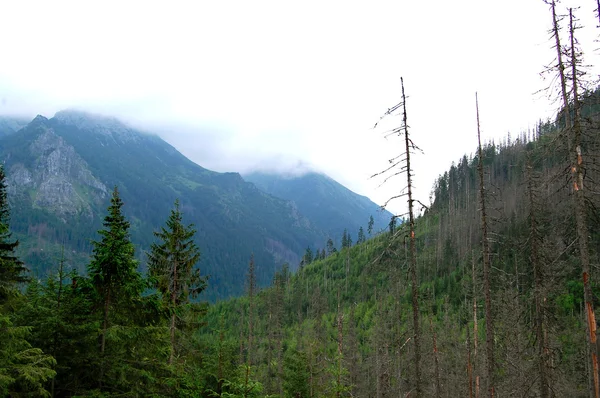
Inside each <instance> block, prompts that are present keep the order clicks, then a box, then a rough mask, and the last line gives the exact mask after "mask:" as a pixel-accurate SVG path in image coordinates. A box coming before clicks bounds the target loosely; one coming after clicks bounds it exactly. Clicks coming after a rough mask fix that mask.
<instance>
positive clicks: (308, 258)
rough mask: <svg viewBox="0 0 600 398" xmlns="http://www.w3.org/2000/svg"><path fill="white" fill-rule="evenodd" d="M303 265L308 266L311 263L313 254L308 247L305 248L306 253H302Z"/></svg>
mask: <svg viewBox="0 0 600 398" xmlns="http://www.w3.org/2000/svg"><path fill="white" fill-rule="evenodd" d="M302 260H303V261H302V262H303V264H305V265H306V264H310V263H312V262H313V252H312V250H311V249H310V246H309V247H307V248H306V251H305V252H304V258H303V259H302Z"/></svg>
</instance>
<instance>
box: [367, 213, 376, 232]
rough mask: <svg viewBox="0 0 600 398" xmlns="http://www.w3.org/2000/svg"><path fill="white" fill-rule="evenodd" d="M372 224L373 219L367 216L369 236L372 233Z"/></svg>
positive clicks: (373, 222)
mask: <svg viewBox="0 0 600 398" xmlns="http://www.w3.org/2000/svg"><path fill="white" fill-rule="evenodd" d="M373 224H375V220H373V216H369V225H368V226H367V232H368V233H369V236H371V234H372V233H373Z"/></svg>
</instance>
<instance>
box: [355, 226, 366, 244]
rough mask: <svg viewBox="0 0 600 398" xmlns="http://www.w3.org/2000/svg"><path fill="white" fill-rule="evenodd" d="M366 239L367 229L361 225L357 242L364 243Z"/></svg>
mask: <svg viewBox="0 0 600 398" xmlns="http://www.w3.org/2000/svg"><path fill="white" fill-rule="evenodd" d="M365 240H366V238H365V231H364V230H363V227H360V228H359V229H358V239H357V240H356V244H359V243H363V242H364V241H365Z"/></svg>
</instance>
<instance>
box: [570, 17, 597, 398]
mask: <svg viewBox="0 0 600 398" xmlns="http://www.w3.org/2000/svg"><path fill="white" fill-rule="evenodd" d="M574 32H575V27H574V24H573V9H571V8H570V9H569V36H570V41H571V59H570V63H571V74H572V81H573V128H572V129H571V131H572V136H573V148H574V150H575V151H574V153H573V155H572V156H573V165H572V168H571V171H572V173H573V191H574V195H573V196H574V198H575V203H574V205H575V222H576V228H577V241H578V243H579V256H580V259H581V268H582V276H583V297H584V300H585V309H586V318H587V336H588V344H589V348H590V354H591V371H592V379H593V396H594V397H595V398H598V397H600V388H599V381H598V347H597V346H596V316H595V313H594V302H593V294H592V286H591V281H590V249H589V241H588V235H589V233H588V225H587V218H586V204H585V191H584V185H583V180H584V177H585V167H584V163H583V153H582V149H581V139H582V129H583V126H582V120H581V107H580V103H579V93H578V70H577V64H578V62H579V56H578V54H576V51H575V45H576V41H575V35H574Z"/></svg>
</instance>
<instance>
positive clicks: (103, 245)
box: [88, 187, 145, 306]
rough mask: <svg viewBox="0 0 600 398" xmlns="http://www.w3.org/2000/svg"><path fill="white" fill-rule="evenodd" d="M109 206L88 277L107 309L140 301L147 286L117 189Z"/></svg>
mask: <svg viewBox="0 0 600 398" xmlns="http://www.w3.org/2000/svg"><path fill="white" fill-rule="evenodd" d="M110 203H111V204H110V206H109V207H108V215H107V216H106V217H105V218H104V229H102V230H100V231H98V233H99V234H100V236H101V240H100V241H94V242H93V245H94V250H93V252H94V255H93V258H92V261H91V262H90V264H89V267H88V273H89V276H90V279H91V280H92V284H93V286H94V288H95V289H96V293H97V294H98V297H99V299H100V302H101V303H102V304H103V305H105V306H110V305H112V306H118V305H119V304H120V303H122V302H128V301H131V300H134V299H135V298H137V297H138V296H139V295H140V294H141V293H142V291H143V289H144V287H145V286H144V282H143V280H142V277H141V274H140V273H139V272H138V271H137V261H136V260H135V257H134V246H133V243H132V242H131V239H130V236H129V222H128V221H127V220H126V219H125V216H123V214H122V212H121V208H122V207H123V201H122V200H121V198H120V197H119V191H118V190H117V187H115V188H114V190H113V193H112V198H111V201H110Z"/></svg>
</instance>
